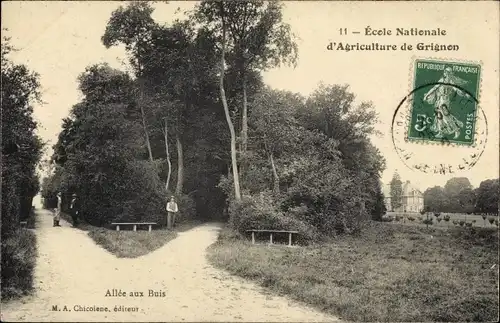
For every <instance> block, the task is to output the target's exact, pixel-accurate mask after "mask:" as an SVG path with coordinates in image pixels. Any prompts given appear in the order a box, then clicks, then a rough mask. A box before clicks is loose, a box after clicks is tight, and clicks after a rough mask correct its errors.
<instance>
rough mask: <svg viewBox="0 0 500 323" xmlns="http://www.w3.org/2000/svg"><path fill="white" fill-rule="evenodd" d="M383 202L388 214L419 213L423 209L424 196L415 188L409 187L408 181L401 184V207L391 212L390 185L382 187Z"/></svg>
mask: <svg viewBox="0 0 500 323" xmlns="http://www.w3.org/2000/svg"><path fill="white" fill-rule="evenodd" d="M383 193H384V201H385V207H386V208H387V211H388V212H420V211H421V210H423V209H424V194H422V192H420V190H418V189H417V188H415V187H414V186H413V185H411V183H410V181H406V182H405V183H403V196H402V202H403V206H401V207H400V208H399V209H397V210H393V209H392V206H391V185H390V184H386V185H384V190H383Z"/></svg>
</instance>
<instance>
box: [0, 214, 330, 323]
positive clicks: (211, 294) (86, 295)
mask: <svg viewBox="0 0 500 323" xmlns="http://www.w3.org/2000/svg"><path fill="white" fill-rule="evenodd" d="M38 216H39V225H38V227H39V228H38V229H37V235H38V242H39V259H38V263H37V268H36V273H35V276H36V277H35V284H36V289H37V293H36V294H35V295H34V296H30V297H27V298H26V299H24V300H23V301H16V302H14V303H9V304H7V305H2V316H3V320H4V321H7V322H12V321H30V322H34V321H53V322H57V321H59V322H61V321H65V322H71V321H77V322H85V321H101V322H103V321H108V322H111V321H121V322H123V321H135V322H138V321H147V322H154V321H161V322H166V321H177V322H179V321H225V322H228V321H247V322H248V321H253V322H255V321H274V322H277V321H282V322H283V321H295V322H305V321H314V322H318V321H333V320H335V318H332V317H329V316H327V315H325V314H322V313H319V312H317V311H315V310H312V309H309V308H306V307H304V306H303V305H301V304H297V303H295V302H292V301H289V300H287V299H286V298H283V297H276V296H270V295H266V293H265V292H264V291H263V290H262V289H261V288H259V287H257V286H255V285H254V284H252V283H249V282H246V281H244V280H242V279H240V278H237V277H234V276H231V275H229V274H227V273H225V272H224V271H221V270H218V269H215V268H214V267H212V266H211V265H210V264H209V263H208V262H207V260H206V258H205V249H206V248H207V247H208V246H209V245H210V244H212V243H213V242H214V241H215V239H216V236H217V231H218V227H217V225H215V224H206V225H202V226H199V227H196V228H194V229H192V230H189V231H186V232H182V233H179V236H178V237H177V238H176V239H174V240H173V241H171V242H169V243H167V244H166V245H165V246H164V247H162V248H160V249H158V250H156V251H155V252H153V253H150V254H148V255H145V256H143V257H140V258H135V259H119V258H116V257H115V256H113V255H112V254H110V253H108V252H107V251H105V250H104V249H102V248H101V247H99V246H97V245H96V244H95V243H94V242H93V241H92V240H91V239H90V238H89V237H88V236H87V234H86V233H85V232H83V231H80V230H76V229H73V228H71V226H70V225H69V224H68V223H67V222H64V221H61V222H62V225H63V227H60V228H54V227H52V217H51V214H50V213H49V212H47V211H38ZM108 289H109V290H110V292H111V293H112V292H113V289H115V290H117V291H119V290H121V291H122V292H126V295H127V296H126V297H106V296H105V295H106V293H107V290H108ZM150 290H151V291H153V294H152V295H157V296H158V297H155V296H151V297H150V296H149V293H150ZM130 292H138V294H139V293H140V292H142V293H143V295H144V296H143V297H133V296H130ZM54 305H57V306H58V310H56V311H53V310H52V307H53V306H54ZM94 305H95V306H98V307H107V308H108V309H109V311H110V312H99V311H77V309H78V308H77V309H75V306H77V307H78V306H81V307H89V306H90V307H92V306H94ZM64 306H67V311H65V310H64ZM120 306H123V307H126V308H134V309H135V308H138V310H137V311H134V312H115V307H117V308H118V307H120Z"/></svg>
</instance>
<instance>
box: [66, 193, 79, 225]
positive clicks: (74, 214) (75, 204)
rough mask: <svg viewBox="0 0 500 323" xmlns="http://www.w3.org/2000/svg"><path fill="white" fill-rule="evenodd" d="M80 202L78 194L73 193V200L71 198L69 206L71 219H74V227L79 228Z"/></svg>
mask: <svg viewBox="0 0 500 323" xmlns="http://www.w3.org/2000/svg"><path fill="white" fill-rule="evenodd" d="M79 204H80V203H79V200H78V198H77V197H76V194H75V193H73V195H72V198H71V204H70V206H69V209H70V212H71V218H72V219H73V227H75V228H76V227H77V226H78V210H79Z"/></svg>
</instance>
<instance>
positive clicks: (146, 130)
mask: <svg viewBox="0 0 500 323" xmlns="http://www.w3.org/2000/svg"><path fill="white" fill-rule="evenodd" d="M139 91H140V99H139V101H138V104H139V107H140V108H141V117H142V126H143V127H144V136H145V137H146V145H147V147H148V153H149V160H150V161H153V152H152V151H151V143H150V142H149V135H148V128H147V126H146V116H145V114H144V108H143V106H142V101H143V98H144V92H143V88H142V85H140V89H139Z"/></svg>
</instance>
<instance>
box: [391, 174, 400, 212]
mask: <svg viewBox="0 0 500 323" xmlns="http://www.w3.org/2000/svg"><path fill="white" fill-rule="evenodd" d="M390 185H391V207H392V210H393V211H396V210H398V209H399V208H401V207H402V206H403V183H402V182H401V177H400V176H399V174H398V173H394V175H393V176H392V180H391V184H390Z"/></svg>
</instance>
